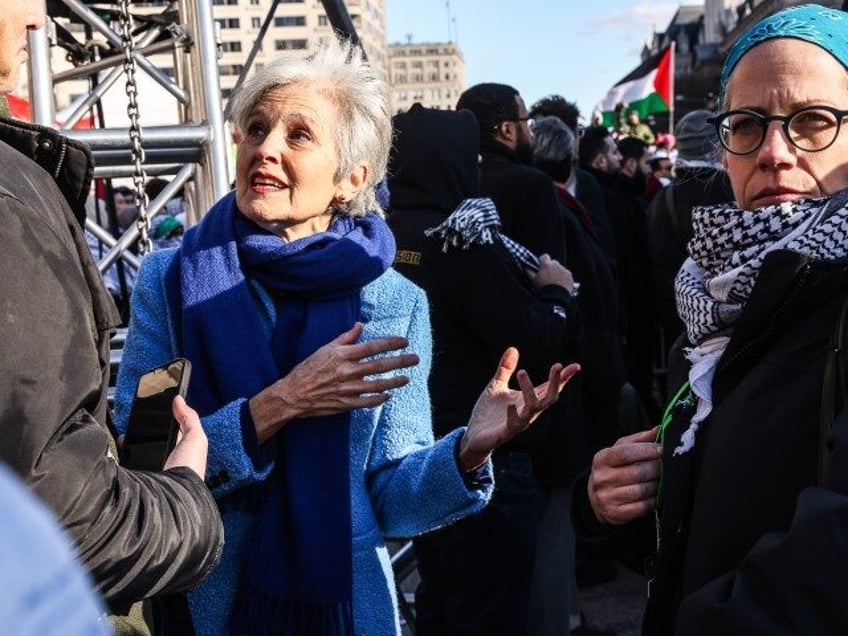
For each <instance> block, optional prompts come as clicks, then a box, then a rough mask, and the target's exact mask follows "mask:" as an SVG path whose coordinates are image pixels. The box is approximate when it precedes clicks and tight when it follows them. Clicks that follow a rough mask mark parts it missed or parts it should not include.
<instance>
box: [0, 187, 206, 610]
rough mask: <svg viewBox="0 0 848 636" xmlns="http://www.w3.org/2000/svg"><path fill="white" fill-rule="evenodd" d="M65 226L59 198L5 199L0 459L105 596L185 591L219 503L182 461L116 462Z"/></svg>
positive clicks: (81, 280)
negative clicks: (148, 469)
mask: <svg viewBox="0 0 848 636" xmlns="http://www.w3.org/2000/svg"><path fill="white" fill-rule="evenodd" d="M56 196H57V198H59V197H60V196H61V195H59V194H58V193H57V195H56ZM51 213H52V214H54V216H50V214H51ZM72 223H75V221H74V220H73V218H72V217H71V215H70V212H69V211H63V210H62V209H61V208H60V203H58V202H57V203H56V209H54V210H49V211H46V210H36V209H33V208H31V207H29V206H27V205H25V204H24V203H22V202H21V201H19V200H17V199H13V198H11V197H4V198H2V199H0V245H2V249H0V267H2V270H3V271H4V272H6V275H4V276H2V277H0V307H2V319H3V324H4V328H3V338H2V342H1V343H0V439H2V440H3V444H2V445H0V459H2V460H3V461H5V462H7V463H8V464H9V465H10V466H11V467H12V468H13V469H14V470H15V471H16V472H17V473H18V474H19V475H21V476H22V477H23V478H24V480H25V481H26V482H27V483H28V485H29V486H30V487H31V488H32V490H33V491H34V492H35V494H36V495H37V496H39V497H40V498H41V499H42V500H44V501H45V502H46V503H47V504H48V505H49V506H50V507H51V508H52V509H53V510H54V512H55V513H56V515H57V516H58V518H59V520H60V521H61V523H62V524H63V525H64V526H65V527H66V529H67V530H68V532H69V535H70V536H71V538H72V540H73V541H74V543H75V547H76V549H77V551H78V553H79V555H80V557H81V560H82V562H83V564H84V565H85V566H86V567H87V568H88V569H89V570H90V571H91V573H92V575H93V579H94V581H95V583H96V584H97V586H98V588H99V590H100V592H101V593H102V594H103V595H104V596H105V597H106V599H107V600H109V601H133V600H139V599H142V598H145V597H147V596H151V595H153V594H156V593H161V592H176V591H181V590H185V589H188V588H191V587H193V586H195V585H197V584H198V583H199V582H200V581H201V580H202V579H203V577H204V576H205V575H206V574H207V573H208V572H209V570H210V569H211V568H212V567H213V566H214V565H215V563H216V562H217V559H218V556H219V552H220V549H221V545H222V542H223V538H222V527H221V523H220V519H219V516H218V514H217V510H216V508H215V502H214V500H213V499H212V497H211V494H210V493H209V491H208V490H207V489H206V488H205V486H204V485H203V483H202V481H201V480H200V479H199V478H198V477H197V476H196V475H194V474H193V473H192V472H191V471H190V470H188V469H176V470H173V471H169V472H168V473H158V474H143V473H134V472H132V471H128V470H124V469H122V468H120V467H119V466H118V463H117V461H116V458H115V453H114V442H113V440H112V439H111V437H110V435H109V433H108V430H107V428H106V425H105V423H104V422H100V421H98V420H97V419H96V418H95V417H94V416H93V415H92V413H94V412H97V411H98V409H99V408H100V405H102V401H103V399H104V391H105V386H104V384H103V370H102V367H101V362H100V354H99V349H98V346H99V343H100V342H101V339H102V337H103V334H101V333H100V332H98V329H97V326H96V325H95V324H94V320H93V315H92V305H91V303H92V297H91V293H92V290H91V289H90V288H89V287H88V285H87V283H86V279H85V276H84V273H83V267H82V265H81V260H80V259H81V258H82V257H81V255H80V252H78V251H77V248H76V247H75V245H74V241H73V239H72V235H71V232H70V230H69V228H70V227H71V224H72Z"/></svg>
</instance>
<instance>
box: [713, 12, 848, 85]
mask: <svg viewBox="0 0 848 636" xmlns="http://www.w3.org/2000/svg"><path fill="white" fill-rule="evenodd" d="M775 38H795V39H796V40H804V41H805V42H810V43H811V44H815V45H816V46H820V47H821V48H823V49H824V50H825V51H827V52H828V53H830V54H831V55H832V56H833V57H835V58H836V59H837V60H838V61H839V63H840V64H842V66H844V67H845V68H846V69H848V13H845V12H843V11H839V10H837V9H829V8H827V7H823V6H821V5H819V4H802V5H799V6H797V7H789V8H786V9H783V10H782V11H778V12H777V13H775V14H774V15H770V16H768V17H767V18H763V19H762V20H760V21H759V22H757V23H756V24H755V25H754V26H752V27H751V28H750V29H748V30H747V31H745V33H743V34H742V36H741V37H740V38H739V39H738V40H736V42H735V43H734V45H733V46H732V47H731V48H730V51H729V52H728V54H727V59H725V61H724V68H723V69H722V71H721V83H720V95H721V101H722V102H724V99H725V92H726V91H727V81H728V80H729V79H730V74H731V73H732V72H733V69H734V68H736V65H737V64H738V63H739V60H740V59H742V56H743V55H745V54H746V53H747V52H748V51H750V50H751V49H752V48H754V47H755V46H757V45H758V44H760V43H762V42H765V41H766V40H773V39H775Z"/></svg>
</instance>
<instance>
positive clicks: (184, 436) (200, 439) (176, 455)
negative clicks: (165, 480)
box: [162, 395, 209, 479]
mask: <svg viewBox="0 0 848 636" xmlns="http://www.w3.org/2000/svg"><path fill="white" fill-rule="evenodd" d="M171 410H172V412H173V413H174V417H175V418H176V420H177V422H179V425H180V432H179V434H178V435H177V445H176V446H174V450H172V451H171V454H170V455H168V459H166V460H165V466H164V467H163V469H162V470H168V469H169V468H175V467H177V466H187V467H188V468H191V469H192V470H193V471H194V472H196V473H197V474H198V476H199V477H200V478H201V479H205V478H206V455H207V453H208V451H209V440H207V439H206V433H204V432H203V427H202V426H201V425H200V416H198V414H197V411H195V410H194V409H193V408H191V407H190V406H189V405H188V404H186V401H185V400H184V399H183V398H182V397H181V396H179V395H178V396H177V397H175V398H174V402H173V404H172V406H171Z"/></svg>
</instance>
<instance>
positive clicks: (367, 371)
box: [249, 323, 418, 443]
mask: <svg viewBox="0 0 848 636" xmlns="http://www.w3.org/2000/svg"><path fill="white" fill-rule="evenodd" d="M361 334H362V324H361V323H356V324H355V325H354V326H353V327H352V328H351V329H350V330H348V331H346V332H344V333H343V334H342V335H340V336H339V337H338V338H336V339H335V340H333V341H332V342H329V343H327V344H326V345H324V346H323V347H321V348H320V349H318V350H317V351H316V352H315V353H313V354H312V355H311V356H309V357H308V358H306V360H303V361H302V362H301V363H300V364H298V365H297V366H296V367H295V368H294V369H292V370H291V372H290V373H289V374H288V375H286V376H285V377H283V378H281V379H279V380H277V381H276V382H275V383H274V384H272V385H271V386H269V387H267V388H266V389H264V390H263V391H260V392H259V393H258V394H257V395H255V396H254V397H253V398H251V400H250V402H249V406H250V413H251V416H252V417H253V421H254V424H255V425H256V433H257V436H258V437H259V441H260V443H261V442H264V441H265V440H267V439H268V438H269V437H271V436H272V435H273V434H274V433H276V432H277V431H278V430H279V429H280V428H281V427H282V426H283V425H285V424H286V423H287V422H290V421H291V420H293V419H295V418H302V417H320V416H324V415H333V414H336V413H344V412H346V411H351V410H354V409H361V408H371V407H375V406H379V405H380V404H382V403H383V402H385V401H386V400H387V399H389V393H388V392H389V391H391V390H392V389H396V388H398V387H401V386H404V385H405V384H407V383H408V382H409V378H408V377H407V376H405V375H393V376H391V377H387V378H373V379H366V378H367V377H368V376H373V375H378V374H384V373H389V372H391V371H397V370H398V369H404V368H407V367H412V366H415V365H416V364H418V356H417V355H415V354H414V353H404V354H397V355H388V356H383V357H379V358H377V359H373V360H366V358H371V357H372V356H377V355H380V354H386V353H389V352H391V351H397V350H399V349H403V348H405V347H406V346H408V344H409V342H408V341H407V339H406V338H402V337H400V336H389V337H385V338H375V339H374V340H368V341H367V342H359V343H357V342H356V341H357V340H358V339H359V336H360V335H361Z"/></svg>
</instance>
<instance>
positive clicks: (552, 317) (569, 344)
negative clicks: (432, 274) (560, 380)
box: [448, 246, 582, 383]
mask: <svg viewBox="0 0 848 636" xmlns="http://www.w3.org/2000/svg"><path fill="white" fill-rule="evenodd" d="M448 256H450V258H451V259H452V263H451V265H450V267H449V268H448V270H450V271H455V272H464V273H465V275H466V276H467V277H466V278H465V280H464V285H462V286H461V287H459V286H456V285H455V286H453V287H451V288H450V289H451V290H452V291H453V292H455V293H456V295H455V296H454V299H453V300H454V303H455V306H456V307H457V308H458V311H457V320H458V321H460V323H461V324H462V327H463V331H465V332H466V333H468V337H469V340H471V341H474V340H478V341H479V345H480V346H479V347H478V350H479V351H481V352H486V354H487V355H488V356H489V360H488V362H487V364H488V366H489V367H491V368H492V369H493V370H494V369H495V368H496V365H497V363H498V360H499V358H500V355H501V354H502V353H503V352H504V351H505V350H506V348H507V347H509V346H514V347H516V348H517V349H518V352H519V354H520V356H521V357H520V360H519V367H520V368H521V369H526V370H527V372H528V373H529V374H530V377H531V378H532V379H533V381H534V382H536V383H538V382H543V381H545V380H546V379H547V377H548V371H549V370H550V367H551V365H552V364H554V363H555V362H562V363H566V362H570V361H573V360H576V359H579V357H580V354H581V349H582V331H581V325H580V314H579V311H578V309H577V303H575V302H574V301H573V299H572V298H571V296H570V295H569V293H568V292H567V291H566V290H565V289H564V288H562V287H558V286H556V285H547V286H545V287H543V288H542V289H541V290H539V291H538V292H535V293H534V292H533V291H532V289H531V288H530V283H529V282H527V281H522V280H521V276H522V274H521V272H519V271H517V268H516V267H513V266H512V264H511V263H508V262H507V261H506V260H505V259H506V258H508V257H506V256H505V255H503V254H502V253H500V251H499V250H498V249H497V248H495V247H490V246H477V247H471V248H469V249H468V250H452V251H450V252H449V253H448Z"/></svg>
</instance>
